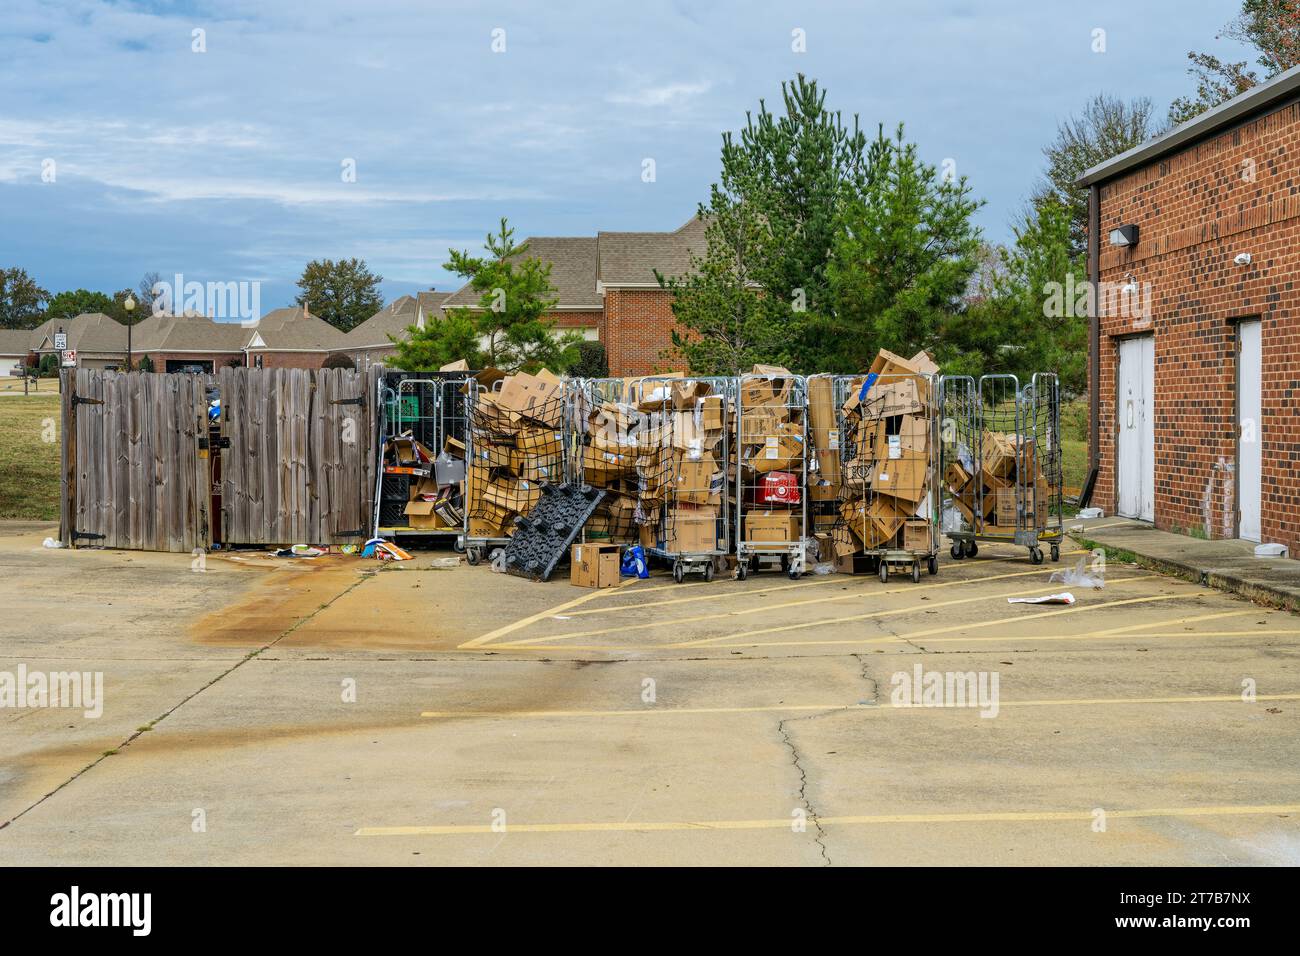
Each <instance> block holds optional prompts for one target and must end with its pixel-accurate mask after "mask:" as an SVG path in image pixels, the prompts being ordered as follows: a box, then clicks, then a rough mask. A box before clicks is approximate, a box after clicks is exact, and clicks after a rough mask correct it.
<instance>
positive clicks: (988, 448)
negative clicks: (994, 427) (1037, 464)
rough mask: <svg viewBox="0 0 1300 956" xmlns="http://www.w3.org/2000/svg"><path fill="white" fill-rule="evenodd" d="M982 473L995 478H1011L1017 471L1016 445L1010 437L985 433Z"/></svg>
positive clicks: (982, 448)
mask: <svg viewBox="0 0 1300 956" xmlns="http://www.w3.org/2000/svg"><path fill="white" fill-rule="evenodd" d="M980 455H981V459H982V465H983V467H982V468H981V471H982V473H983V474H984V475H987V476H992V477H994V478H1010V477H1012V475H1014V473H1015V469H1016V445H1015V442H1014V441H1012V439H1011V437H1010V436H1009V435H1004V434H1002V433H1001V432H985V433H984V441H983V445H982V446H981V449H980Z"/></svg>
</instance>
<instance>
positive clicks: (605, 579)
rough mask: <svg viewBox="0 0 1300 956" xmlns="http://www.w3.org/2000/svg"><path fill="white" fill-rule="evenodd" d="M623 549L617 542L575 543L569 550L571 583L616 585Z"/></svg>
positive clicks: (581, 585)
mask: <svg viewBox="0 0 1300 956" xmlns="http://www.w3.org/2000/svg"><path fill="white" fill-rule="evenodd" d="M621 550H622V549H621V547H620V546H619V545H617V544H575V545H574V546H573V547H572V549H571V550H570V552H569V583H570V584H572V585H574V586H575V587H580V588H612V587H615V586H616V585H617V584H618V573H619V557H620V551H621Z"/></svg>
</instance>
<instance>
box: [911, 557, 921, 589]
mask: <svg viewBox="0 0 1300 956" xmlns="http://www.w3.org/2000/svg"><path fill="white" fill-rule="evenodd" d="M912 583H913V584H920V583H921V562H920V561H913V562H912Z"/></svg>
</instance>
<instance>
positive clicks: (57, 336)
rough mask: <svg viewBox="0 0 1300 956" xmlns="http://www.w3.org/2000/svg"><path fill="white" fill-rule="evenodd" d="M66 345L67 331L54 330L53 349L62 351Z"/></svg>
mask: <svg viewBox="0 0 1300 956" xmlns="http://www.w3.org/2000/svg"><path fill="white" fill-rule="evenodd" d="M67 347H68V333H67V332H55V333H54V350H55V351H56V352H62V351H63V350H64V349H66V348H67Z"/></svg>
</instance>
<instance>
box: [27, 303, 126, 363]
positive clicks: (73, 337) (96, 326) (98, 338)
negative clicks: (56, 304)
mask: <svg viewBox="0 0 1300 956" xmlns="http://www.w3.org/2000/svg"><path fill="white" fill-rule="evenodd" d="M60 328H62V329H63V331H64V332H65V333H66V334H67V336H68V348H69V349H73V350H75V351H78V352H85V353H87V354H95V355H103V354H109V355H117V354H122V355H125V354H126V326H125V325H122V324H121V323H120V322H118V321H116V320H114V319H112V318H110V317H109V316H107V315H105V314H104V313H102V312H83V313H82V314H81V315H78V316H74V317H73V318H71V319H47V320H46V321H44V322H42V323H41V324H40V325H39V326H37V327H36V329H35V330H34V331H33V332H32V338H31V339H30V341H31V343H32V346H31V347H32V349H33V350H38V349H40V350H44V351H47V352H48V351H51V350H52V349H53V348H54V333H56V332H57V331H58V330H59V329H60ZM134 337H135V336H134V333H132V338H134Z"/></svg>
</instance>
